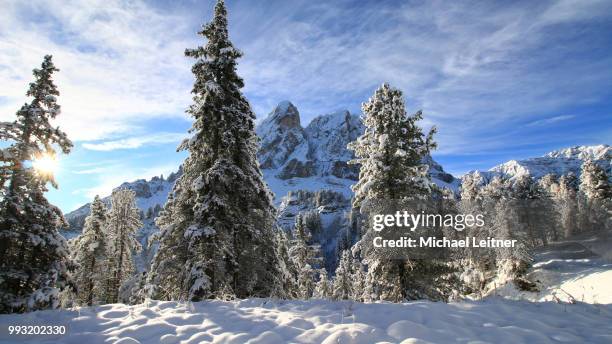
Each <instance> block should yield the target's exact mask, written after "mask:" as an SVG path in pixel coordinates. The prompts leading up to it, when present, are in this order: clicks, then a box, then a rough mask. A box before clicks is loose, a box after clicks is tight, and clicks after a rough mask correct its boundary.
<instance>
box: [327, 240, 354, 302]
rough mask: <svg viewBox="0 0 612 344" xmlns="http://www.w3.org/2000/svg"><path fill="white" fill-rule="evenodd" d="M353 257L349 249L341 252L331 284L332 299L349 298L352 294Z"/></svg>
mask: <svg viewBox="0 0 612 344" xmlns="http://www.w3.org/2000/svg"><path fill="white" fill-rule="evenodd" d="M352 262H353V258H352V257H351V253H350V251H349V250H344V251H343V252H342V258H340V263H338V267H337V268H336V274H335V276H334V281H333V286H332V297H333V299H334V300H349V299H351V297H352V296H353V264H352Z"/></svg>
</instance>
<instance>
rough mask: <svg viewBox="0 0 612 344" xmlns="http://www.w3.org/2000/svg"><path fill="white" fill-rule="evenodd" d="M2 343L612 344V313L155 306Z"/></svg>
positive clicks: (465, 306)
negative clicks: (60, 332)
mask: <svg viewBox="0 0 612 344" xmlns="http://www.w3.org/2000/svg"><path fill="white" fill-rule="evenodd" d="M0 324H1V326H2V329H3V330H2V334H0V343H17V342H20V343H21V342H29V343H57V342H61V343H76V344H81V343H84V342H87V343H123V344H127V343H185V344H187V343H240V344H242V343H249V344H255V343H267V344H274V343H279V344H280V343H324V344H331V343H363V344H369V343H406V344H408V343H500V344H501V343H512V344H515V343H559V342H562V343H610V342H612V325H611V324H612V306H610V305H598V306H594V305H589V304H576V305H565V304H556V303H552V302H546V303H530V302H526V301H510V300H503V299H489V300H486V301H479V302H473V301H472V302H461V303H451V304H445V303H441V302H438V303H434V302H428V301H417V302H409V303H405V304H389V303H376V304H362V303H352V302H330V301H314V300H313V301H281V302H278V301H272V300H266V299H247V300H241V301H205V302H198V303H177V302H158V301H149V302H148V303H145V304H141V305H136V306H126V305H122V304H111V305H104V306H99V307H94V308H77V309H74V310H61V311H39V312H33V313H28V314H25V315H0ZM9 324H22V325H23V324H57V325H65V326H67V333H68V335H66V336H19V337H9V336H8V335H7V332H6V331H5V329H6V328H7V326H8V325H9Z"/></svg>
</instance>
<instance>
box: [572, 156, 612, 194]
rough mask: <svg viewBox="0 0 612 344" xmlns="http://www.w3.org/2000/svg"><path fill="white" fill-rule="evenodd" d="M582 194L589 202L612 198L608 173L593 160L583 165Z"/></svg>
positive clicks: (581, 176) (581, 175)
mask: <svg viewBox="0 0 612 344" xmlns="http://www.w3.org/2000/svg"><path fill="white" fill-rule="evenodd" d="M580 192H581V193H582V194H584V195H585V196H586V198H587V199H588V200H604V199H609V198H611V197H612V188H611V187H610V182H609V180H608V176H607V175H606V171H604V169H603V168H601V167H600V166H599V165H597V164H596V163H595V162H593V160H586V161H585V162H584V163H583V164H582V172H581V174H580Z"/></svg>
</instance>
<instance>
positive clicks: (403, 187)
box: [348, 84, 436, 300]
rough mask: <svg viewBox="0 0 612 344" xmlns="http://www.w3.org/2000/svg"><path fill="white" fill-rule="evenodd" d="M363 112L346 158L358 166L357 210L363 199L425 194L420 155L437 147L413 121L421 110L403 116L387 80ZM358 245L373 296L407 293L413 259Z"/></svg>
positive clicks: (368, 234)
mask: <svg viewBox="0 0 612 344" xmlns="http://www.w3.org/2000/svg"><path fill="white" fill-rule="evenodd" d="M362 111H363V117H362V118H363V123H364V125H365V127H366V128H365V132H364V134H363V135H361V136H360V137H359V138H358V139H357V140H356V141H355V142H352V143H350V144H349V146H348V148H349V149H351V150H353V151H354V152H355V156H356V159H354V160H353V161H351V163H353V164H360V165H361V169H360V172H359V181H358V182H357V183H356V184H355V185H354V186H353V191H354V192H355V197H354V199H353V207H354V208H356V209H360V208H361V206H362V205H364V203H365V202H366V201H368V200H400V201H405V200H419V199H428V198H430V196H431V188H430V185H431V180H430V178H429V175H428V173H427V170H428V166H427V164H424V163H423V158H424V157H426V156H427V154H429V152H430V150H431V149H433V148H435V146H436V145H435V143H434V141H433V135H434V133H435V128H432V130H431V131H430V132H429V133H428V134H427V135H425V134H424V133H423V131H422V129H421V128H420V127H418V126H417V122H418V121H419V120H421V119H422V117H423V116H422V113H421V112H420V111H419V112H417V113H416V114H414V115H413V116H407V115H406V109H405V105H404V99H403V96H402V92H401V91H400V90H398V89H396V88H392V87H391V86H389V85H388V84H383V85H382V86H381V87H380V88H379V89H377V90H376V92H375V93H374V96H372V97H371V98H370V100H369V101H368V102H367V103H364V104H363V105H362ZM371 235H374V234H373V233H372V232H371V231H368V232H366V233H365V235H364V236H363V237H362V239H361V240H362V242H364V243H371V242H372V237H371ZM361 247H363V248H364V249H365V252H361V256H362V257H363V262H364V264H366V265H367V268H368V274H374V276H373V277H372V278H368V279H367V280H368V281H371V282H373V283H376V286H373V287H371V288H367V289H371V290H373V291H374V293H375V296H376V297H385V296H388V297H389V298H390V299H389V300H391V299H393V300H397V299H398V295H396V294H397V293H396V292H397V291H398V290H399V291H400V294H401V295H400V296H399V299H401V298H404V297H406V296H407V295H408V293H410V294H412V291H409V290H408V289H409V287H408V285H409V284H411V283H412V282H414V281H417V280H418V276H410V275H411V269H412V267H413V266H414V264H412V263H413V262H408V261H407V260H390V259H388V258H386V257H384V256H382V255H381V254H380V252H377V251H376V250H374V249H371V248H370V249H368V247H370V245H368V244H364V245H361ZM421 263H424V262H422V261H421ZM397 283H399V285H397ZM385 289H388V290H385Z"/></svg>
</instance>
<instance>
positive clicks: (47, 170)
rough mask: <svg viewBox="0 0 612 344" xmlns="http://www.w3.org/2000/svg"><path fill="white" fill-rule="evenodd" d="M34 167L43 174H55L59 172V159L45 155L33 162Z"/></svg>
mask: <svg viewBox="0 0 612 344" xmlns="http://www.w3.org/2000/svg"><path fill="white" fill-rule="evenodd" d="M32 166H34V168H35V169H36V170H37V171H38V172H39V173H41V174H53V173H55V171H57V167H58V166H57V159H56V158H55V157H54V156H51V155H48V154H44V155H41V156H40V157H38V158H36V159H34V160H33V161H32Z"/></svg>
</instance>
